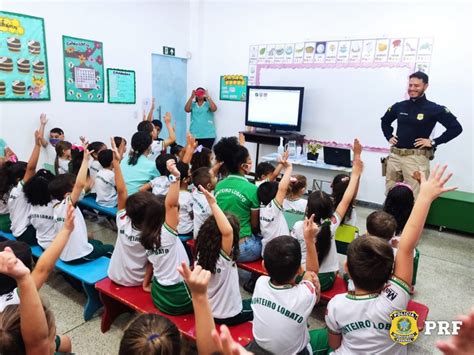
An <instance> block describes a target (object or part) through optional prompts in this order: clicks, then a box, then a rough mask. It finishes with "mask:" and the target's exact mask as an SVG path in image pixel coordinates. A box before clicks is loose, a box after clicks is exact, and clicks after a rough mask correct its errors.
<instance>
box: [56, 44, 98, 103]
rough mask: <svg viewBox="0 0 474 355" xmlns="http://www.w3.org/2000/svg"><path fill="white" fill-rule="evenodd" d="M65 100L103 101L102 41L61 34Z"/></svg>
mask: <svg viewBox="0 0 474 355" xmlns="http://www.w3.org/2000/svg"><path fill="white" fill-rule="evenodd" d="M63 54H64V88H65V95H66V101H76V102H104V83H105V81H104V55H103V46H102V42H97V41H93V40H88V39H82V38H75V37H69V36H63Z"/></svg>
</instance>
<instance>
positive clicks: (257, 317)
mask: <svg viewBox="0 0 474 355" xmlns="http://www.w3.org/2000/svg"><path fill="white" fill-rule="evenodd" d="M317 232H318V227H317V225H316V224H315V223H314V215H313V216H311V218H309V219H308V218H306V219H305V221H304V240H305V243H306V248H307V261H306V269H307V270H306V272H303V270H302V267H301V247H300V245H299V243H298V241H297V240H296V239H294V238H292V237H290V236H279V237H277V238H275V239H273V240H271V241H270V242H269V243H268V244H267V246H266V248H265V252H264V253H263V262H264V266H265V269H266V270H267V272H268V274H269V276H260V278H259V279H258V280H257V283H256V285H255V291H254V293H253V295H252V309H253V315H254V319H253V336H254V341H253V342H252V343H250V344H249V346H247V349H248V350H250V351H253V352H255V353H262V352H263V353H271V354H308V355H309V354H312V353H319V352H318V351H325V350H327V349H328V346H327V339H326V337H327V332H326V329H315V330H311V331H308V324H307V322H308V318H309V316H310V314H311V312H312V310H313V307H314V305H315V304H316V303H317V301H318V299H319V296H320V288H319V281H318V276H317V273H318V268H319V266H318V258H317V251H316V243H315V236H316V234H317ZM298 278H301V279H302V280H301V281H300V282H299V283H298V281H297V279H298Z"/></svg>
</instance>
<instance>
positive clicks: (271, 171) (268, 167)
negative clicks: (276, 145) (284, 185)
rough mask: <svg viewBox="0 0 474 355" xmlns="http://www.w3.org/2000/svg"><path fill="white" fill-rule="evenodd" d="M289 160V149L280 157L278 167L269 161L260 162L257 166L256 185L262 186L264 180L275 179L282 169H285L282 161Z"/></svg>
mask: <svg viewBox="0 0 474 355" xmlns="http://www.w3.org/2000/svg"><path fill="white" fill-rule="evenodd" d="M287 160H288V151H286V152H284V153H283V156H282V157H281V158H280V159H279V161H278V164H277V166H276V168H275V167H274V166H273V165H272V164H270V163H267V162H261V163H258V165H257V167H256V168H255V185H257V187H258V186H260V185H261V184H263V183H264V182H270V181H275V179H276V178H277V177H278V175H280V172H281V170H282V169H283V164H282V161H287Z"/></svg>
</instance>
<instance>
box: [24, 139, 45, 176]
mask: <svg viewBox="0 0 474 355" xmlns="http://www.w3.org/2000/svg"><path fill="white" fill-rule="evenodd" d="M40 149H41V140H40V134H39V132H38V131H35V146H34V147H33V151H32V152H31V155H30V159H29V160H28V165H27V166H26V172H25V176H23V183H26V182H27V181H28V180H30V179H31V178H32V177H33V176H34V175H35V174H36V165H38V159H39V155H40Z"/></svg>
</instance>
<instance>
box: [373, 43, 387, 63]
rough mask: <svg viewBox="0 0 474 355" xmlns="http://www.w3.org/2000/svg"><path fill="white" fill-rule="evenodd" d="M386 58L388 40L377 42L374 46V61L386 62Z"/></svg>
mask: <svg viewBox="0 0 474 355" xmlns="http://www.w3.org/2000/svg"><path fill="white" fill-rule="evenodd" d="M387 58H388V39H379V40H377V45H376V46H375V61H376V62H386V61H387Z"/></svg>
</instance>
